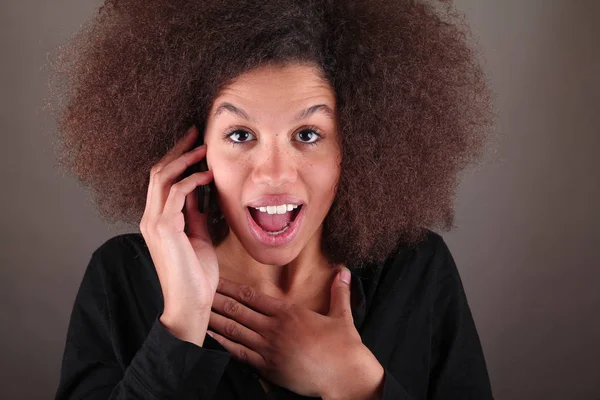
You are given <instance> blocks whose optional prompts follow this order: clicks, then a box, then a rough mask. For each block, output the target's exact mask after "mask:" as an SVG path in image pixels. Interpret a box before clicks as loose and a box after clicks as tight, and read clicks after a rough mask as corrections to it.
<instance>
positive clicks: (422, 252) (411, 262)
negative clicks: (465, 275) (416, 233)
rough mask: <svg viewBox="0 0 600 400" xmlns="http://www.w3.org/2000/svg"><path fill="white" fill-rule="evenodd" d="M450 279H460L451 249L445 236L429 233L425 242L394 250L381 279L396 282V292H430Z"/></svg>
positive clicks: (394, 286)
mask: <svg viewBox="0 0 600 400" xmlns="http://www.w3.org/2000/svg"><path fill="white" fill-rule="evenodd" d="M449 277H453V278H455V280H456V279H457V278H458V271H457V269H456V265H455V263H454V258H453V257H452V254H451V252H450V249H449V247H448V245H447V243H446V241H445V240H444V238H443V237H442V235H440V234H439V233H436V232H434V231H432V230H427V231H426V233H425V235H424V237H423V239H422V240H421V241H419V242H417V243H411V244H400V245H399V246H398V247H397V248H396V249H395V250H394V252H393V253H392V254H391V255H390V257H389V258H388V260H387V261H386V262H385V264H384V265H383V268H382V271H381V276H380V278H379V279H378V280H379V281H380V282H385V281H387V282H390V283H391V282H393V283H394V285H393V288H390V290H394V291H396V290H405V291H406V290H413V289H417V288H418V289H419V290H426V291H429V289H433V288H434V287H436V286H438V283H439V282H440V281H443V280H446V279H447V278H449ZM409 288H412V289H409ZM427 288H429V289H427Z"/></svg>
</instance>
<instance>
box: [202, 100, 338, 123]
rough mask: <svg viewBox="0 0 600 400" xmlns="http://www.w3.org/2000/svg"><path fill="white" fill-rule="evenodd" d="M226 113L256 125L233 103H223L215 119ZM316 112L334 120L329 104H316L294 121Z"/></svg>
mask: <svg viewBox="0 0 600 400" xmlns="http://www.w3.org/2000/svg"><path fill="white" fill-rule="evenodd" d="M224 111H227V112H230V113H232V114H234V115H237V116H238V117H240V118H243V119H245V120H247V121H250V122H253V123H256V120H254V119H253V118H250V117H249V116H248V114H247V113H246V112H245V111H244V110H242V109H241V108H238V107H236V106H234V105H233V104H231V103H227V102H224V103H221V104H220V105H219V106H218V107H217V109H216V110H215V113H214V116H215V118H216V117H217V116H218V115H219V114H221V113H223V112H224ZM316 112H321V113H323V114H324V115H325V116H327V117H328V118H330V119H334V118H333V110H332V109H331V107H329V106H328V105H327V104H316V105H314V106H310V107H308V108H305V109H304V110H302V111H300V112H299V113H298V114H296V116H295V117H294V120H293V121H294V122H298V121H301V120H303V119H305V118H308V117H310V116H311V115H313V114H314V113H316Z"/></svg>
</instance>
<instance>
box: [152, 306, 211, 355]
mask: <svg viewBox="0 0 600 400" xmlns="http://www.w3.org/2000/svg"><path fill="white" fill-rule="evenodd" d="M209 320H210V308H202V309H196V310H195V311H184V310H177V311H170V310H165V311H163V313H162V314H161V316H160V318H159V322H160V323H161V324H162V325H163V326H164V327H165V328H166V329H167V330H168V331H169V332H170V333H171V334H172V335H174V336H176V337H177V338H178V339H181V340H184V341H186V342H190V343H194V344H195V345H197V346H200V347H202V345H203V344H204V339H205V337H206V331H207V330H208V323H209Z"/></svg>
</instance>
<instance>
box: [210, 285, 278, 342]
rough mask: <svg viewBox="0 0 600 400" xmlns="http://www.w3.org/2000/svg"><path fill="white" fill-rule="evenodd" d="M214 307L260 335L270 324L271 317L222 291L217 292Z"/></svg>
mask: <svg viewBox="0 0 600 400" xmlns="http://www.w3.org/2000/svg"><path fill="white" fill-rule="evenodd" d="M212 308H213V310H215V311H216V312H218V313H219V314H221V315H223V316H225V317H227V318H229V319H232V320H235V321H236V322H238V323H240V324H242V325H243V326H245V327H247V328H248V329H251V330H252V331H254V332H257V333H258V334H260V335H263V333H264V332H265V331H266V329H267V326H268V324H269V317H267V316H265V315H263V314H261V313H259V312H256V311H254V310H253V309H251V308H249V307H247V306H245V305H244V304H242V303H240V302H239V301H237V300H236V299H234V298H231V297H228V296H225V295H223V294H221V293H215V296H214V298H213V303H212Z"/></svg>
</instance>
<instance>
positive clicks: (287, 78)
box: [213, 64, 335, 111]
mask: <svg viewBox="0 0 600 400" xmlns="http://www.w3.org/2000/svg"><path fill="white" fill-rule="evenodd" d="M227 99H228V100H232V101H241V102H243V103H244V104H246V105H248V106H256V107H260V106H261V105H265V106H268V107H274V106H282V107H290V106H293V105H294V103H304V102H307V101H320V102H322V103H323V102H324V103H327V104H328V105H329V106H330V107H331V108H334V107H335V93H334V91H333V89H332V87H331V85H330V84H329V83H328V82H327V81H326V80H325V79H324V78H323V76H322V74H321V71H320V70H319V69H318V68H317V67H315V66H312V65H302V64H286V65H266V66H261V67H259V68H256V69H254V70H251V71H248V72H246V73H244V74H242V75H240V76H238V77H236V78H235V79H233V80H232V81H231V82H229V83H228V84H227V85H226V86H224V87H223V88H222V89H221V91H220V92H219V93H218V95H217V97H216V98H215V101H214V103H213V111H214V107H215V105H216V104H218V103H219V102H220V101H224V100H227Z"/></svg>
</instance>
